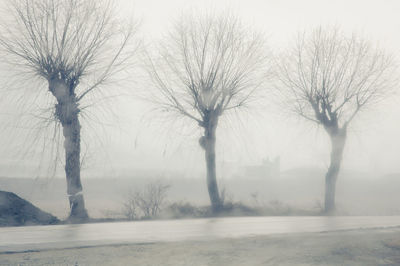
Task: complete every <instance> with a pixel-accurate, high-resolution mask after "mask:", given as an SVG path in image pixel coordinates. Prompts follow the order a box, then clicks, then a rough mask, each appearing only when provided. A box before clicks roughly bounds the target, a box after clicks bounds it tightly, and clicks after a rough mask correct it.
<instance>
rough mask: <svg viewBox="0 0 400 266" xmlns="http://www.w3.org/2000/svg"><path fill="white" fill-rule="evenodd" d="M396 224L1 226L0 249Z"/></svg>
mask: <svg viewBox="0 0 400 266" xmlns="http://www.w3.org/2000/svg"><path fill="white" fill-rule="evenodd" d="M392 226H400V216H343V217H234V218H210V219H187V220H159V221H141V222H117V223H95V224H80V225H52V226H26V227H4V228H0V253H5V252H20V251H29V250H45V249H54V248H57V249H58V248H71V247H83V246H99V245H108V244H135V243H152V242H167V241H185V240H209V239H218V238H239V237H249V236H261V235H270V234H281V233H303V232H323V231H336V230H348V229H358V228H376V227H392Z"/></svg>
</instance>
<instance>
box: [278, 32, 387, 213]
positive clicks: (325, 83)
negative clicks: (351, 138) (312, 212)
mask: <svg viewBox="0 0 400 266" xmlns="http://www.w3.org/2000/svg"><path fill="white" fill-rule="evenodd" d="M280 60H281V61H280V64H278V71H279V73H277V74H278V77H279V80H280V82H281V83H280V87H279V89H280V90H281V91H283V92H284V96H285V97H286V100H288V101H287V102H288V103H289V104H290V108H292V109H293V111H294V112H295V113H297V114H298V115H300V116H301V117H303V118H305V119H307V120H309V121H312V122H315V123H316V124H318V125H321V126H323V128H324V129H325V131H326V132H327V134H328V135H329V137H330V141H331V156H330V165H329V168H328V171H327V173H326V176H325V212H326V213H332V212H333V211H334V210H335V188H336V181H337V178H338V174H339V170H340V166H341V163H342V156H343V150H344V147H345V143H346V138H347V131H348V126H349V124H350V123H351V122H352V121H353V119H354V118H355V117H356V116H357V115H358V114H359V113H360V112H361V111H363V110H364V109H365V108H366V107H367V106H371V105H373V104H374V103H376V102H378V101H379V100H382V99H383V98H384V97H385V96H387V95H388V92H389V91H390V90H391V88H392V85H393V77H394V76H393V73H394V72H393V70H394V63H393V61H392V60H391V58H390V57H389V56H387V55H386V54H385V53H383V52H382V51H381V50H379V49H378V48H377V47H374V46H372V45H371V44H370V43H369V42H368V41H365V40H363V39H361V38H359V37H357V36H356V35H354V34H353V35H352V36H350V37H346V35H345V34H343V33H342V32H341V31H340V29H338V28H328V29H323V28H318V29H316V30H314V31H313V32H312V33H311V34H309V35H306V34H305V35H303V36H300V37H299V39H298V42H297V43H296V46H295V47H294V48H293V49H292V50H290V51H289V52H288V53H287V54H285V55H283V56H282V58H280Z"/></svg>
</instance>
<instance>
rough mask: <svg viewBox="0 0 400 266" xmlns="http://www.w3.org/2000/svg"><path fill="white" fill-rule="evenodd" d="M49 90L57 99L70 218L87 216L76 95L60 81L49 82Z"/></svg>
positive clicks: (82, 218) (76, 218) (78, 218)
mask: <svg viewBox="0 0 400 266" xmlns="http://www.w3.org/2000/svg"><path fill="white" fill-rule="evenodd" d="M50 91H51V92H52V93H53V95H54V96H55V97H56V99H57V104H56V117H57V119H58V120H59V121H60V122H61V125H62V128H63V135H64V149H65V174H66V179H67V194H68V199H69V205H70V215H69V219H70V220H75V221H76V220H84V219H87V218H88V214H87V211H86V209H85V201H84V198H83V193H82V184H81V176H80V152H81V147H80V130H81V126H80V124H79V119H78V114H79V108H78V104H77V102H76V96H75V94H74V93H71V92H70V90H69V87H68V86H67V85H65V83H63V82H61V81H59V80H58V81H56V82H53V83H50Z"/></svg>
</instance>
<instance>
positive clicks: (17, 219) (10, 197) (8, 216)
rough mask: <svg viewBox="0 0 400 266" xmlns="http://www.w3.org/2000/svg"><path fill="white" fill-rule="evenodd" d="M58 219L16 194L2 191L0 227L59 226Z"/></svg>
mask: <svg viewBox="0 0 400 266" xmlns="http://www.w3.org/2000/svg"><path fill="white" fill-rule="evenodd" d="M59 222H60V221H59V220H58V219H57V217H55V216H53V215H51V214H49V213H47V212H44V211H42V210H40V209H39V208H37V207H35V206H34V205H33V204H31V203H30V202H28V201H26V200H24V199H22V198H20V197H18V196H17V195H16V194H14V193H11V192H6V191H0V226H19V225H39V224H40V225H46V224H57V223H59Z"/></svg>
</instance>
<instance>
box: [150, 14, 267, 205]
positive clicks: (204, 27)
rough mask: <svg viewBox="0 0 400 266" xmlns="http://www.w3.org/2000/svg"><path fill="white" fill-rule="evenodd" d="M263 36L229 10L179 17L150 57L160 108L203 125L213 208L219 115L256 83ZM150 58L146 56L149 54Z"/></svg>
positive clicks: (240, 102) (247, 96) (243, 99)
mask: <svg viewBox="0 0 400 266" xmlns="http://www.w3.org/2000/svg"><path fill="white" fill-rule="evenodd" d="M263 44H264V39H263V37H262V36H261V35H260V34H257V33H255V32H253V31H252V30H251V29H249V28H247V27H244V26H243V25H242V23H241V22H240V20H239V19H238V18H237V17H235V16H232V15H223V16H215V15H206V16H195V15H188V16H183V17H181V19H180V20H178V21H177V23H176V24H175V26H174V28H173V30H172V32H171V33H170V34H169V35H168V36H167V38H166V40H164V41H163V42H162V43H161V46H160V49H159V54H158V57H155V58H156V59H152V60H149V61H150V67H149V73H150V76H151V78H152V80H153V82H154V84H155V86H156V87H157V88H158V89H159V90H158V91H159V94H158V95H155V96H154V98H153V100H154V101H155V102H156V104H157V105H158V106H159V108H160V109H161V110H162V111H167V112H172V113H173V114H175V115H178V116H184V117H186V118H189V119H191V120H193V121H194V122H196V123H197V124H198V125H199V126H200V127H202V128H203V129H204V136H202V137H201V138H200V140H199V143H200V146H201V147H202V148H203V149H204V151H205V160H206V167H207V187H208V192H209V196H210V200H211V204H212V209H213V210H214V211H218V210H220V209H221V208H222V205H223V204H222V201H221V197H220V195H219V191H218V185H217V178H216V166H215V145H216V130H217V126H218V121H219V119H220V117H221V116H222V115H223V114H225V113H226V112H228V111H231V110H234V109H237V108H239V107H243V106H245V105H246V104H247V103H249V101H250V100H251V99H252V96H254V92H255V90H256V89H257V88H259V87H260V84H261V81H262V78H260V77H261V76H262V75H264V74H265V73H264V72H263V70H264V68H263V66H264V63H265V60H264V59H265V57H264V55H263V54H264V53H263V52H264V50H263ZM149 57H150V56H149Z"/></svg>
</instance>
